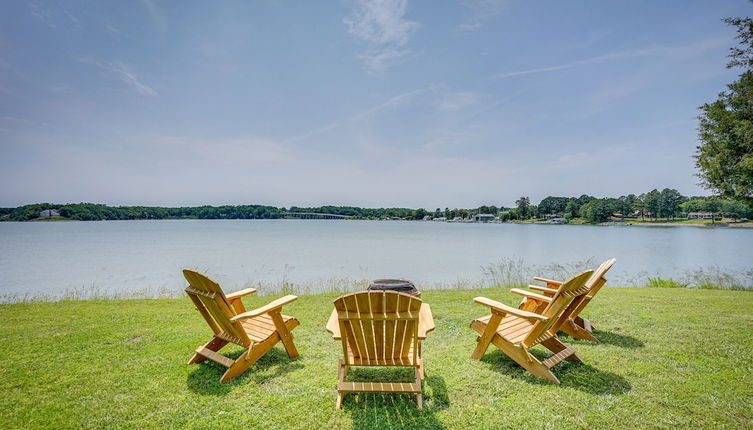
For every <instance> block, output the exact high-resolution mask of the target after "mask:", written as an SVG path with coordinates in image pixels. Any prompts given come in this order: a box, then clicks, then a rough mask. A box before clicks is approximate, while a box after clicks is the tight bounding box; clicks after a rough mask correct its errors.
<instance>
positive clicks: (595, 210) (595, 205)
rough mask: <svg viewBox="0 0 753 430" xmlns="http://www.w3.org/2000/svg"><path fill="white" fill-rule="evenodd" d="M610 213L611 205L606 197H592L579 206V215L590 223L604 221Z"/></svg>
mask: <svg viewBox="0 0 753 430" xmlns="http://www.w3.org/2000/svg"><path fill="white" fill-rule="evenodd" d="M611 214H612V205H611V204H610V202H609V200H608V199H594V200H590V201H589V202H588V203H586V204H584V205H583V206H581V207H580V216H581V218H585V219H586V221H588V222H591V223H599V222H605V221H608V220H609V217H610V215H611Z"/></svg>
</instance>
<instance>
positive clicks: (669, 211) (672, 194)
mask: <svg viewBox="0 0 753 430" xmlns="http://www.w3.org/2000/svg"><path fill="white" fill-rule="evenodd" d="M685 200H686V199H685V197H684V196H683V195H682V194H680V192H679V191H677V190H675V189H669V188H665V189H663V190H662V191H661V193H660V195H659V211H660V212H661V214H662V216H664V217H665V218H669V217H672V218H673V219H674V217H675V216H677V214H678V213H679V212H680V203H682V202H684V201H685Z"/></svg>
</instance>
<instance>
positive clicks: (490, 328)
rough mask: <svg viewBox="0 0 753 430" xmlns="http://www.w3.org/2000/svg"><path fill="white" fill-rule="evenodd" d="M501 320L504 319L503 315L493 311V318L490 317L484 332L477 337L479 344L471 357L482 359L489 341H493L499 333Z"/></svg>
mask: <svg viewBox="0 0 753 430" xmlns="http://www.w3.org/2000/svg"><path fill="white" fill-rule="evenodd" d="M500 321H502V316H501V315H498V314H494V313H493V314H492V316H491V318H489V322H488V323H487V324H486V328H485V329H484V333H483V334H482V335H481V336H480V337H479V338H478V339H477V342H478V344H477V345H476V349H474V350H473V353H472V354H471V358H473V359H474V360H481V357H483V356H484V353H485V352H486V349H487V348H489V343H490V342H491V341H492V338H494V337H495V335H496V334H497V327H499V323H500Z"/></svg>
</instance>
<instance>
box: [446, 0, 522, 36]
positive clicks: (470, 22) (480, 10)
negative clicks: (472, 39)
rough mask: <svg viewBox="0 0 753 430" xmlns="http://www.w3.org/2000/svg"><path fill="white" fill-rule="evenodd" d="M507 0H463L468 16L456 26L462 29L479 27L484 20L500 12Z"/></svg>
mask: <svg viewBox="0 0 753 430" xmlns="http://www.w3.org/2000/svg"><path fill="white" fill-rule="evenodd" d="M509 3H510V1H509V0H465V1H463V2H462V4H463V6H465V7H466V8H467V9H469V10H470V17H468V19H466V20H465V21H464V22H463V23H462V24H460V25H459V26H458V28H459V29H461V30H463V31H473V30H477V29H479V28H481V27H482V26H483V25H484V22H485V21H487V20H489V19H491V18H494V17H495V16H497V15H499V14H501V13H502V12H503V11H504V9H505V8H506V7H507V5H508V4H509Z"/></svg>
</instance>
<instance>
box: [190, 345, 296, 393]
mask: <svg viewBox="0 0 753 430" xmlns="http://www.w3.org/2000/svg"><path fill="white" fill-rule="evenodd" d="M244 353H245V351H244V350H239V351H234V352H232V353H229V354H223V355H225V356H226V357H229V358H231V359H233V360H235V359H237V358H238V357H240V356H241V354H244ZM191 366H192V367H195V370H194V371H193V372H191V373H189V374H188V376H187V377H186V385H187V386H188V389H189V390H191V391H193V392H195V393H198V394H202V395H206V396H224V395H226V394H228V393H229V392H230V391H232V389H233V388H234V387H236V386H238V385H241V384H245V383H247V382H249V381H251V382H253V383H254V384H263V383H265V382H267V381H270V380H272V379H274V378H277V377H279V376H281V375H284V374H286V373H289V372H292V371H294V370H297V369H301V368H303V367H304V366H303V364H302V363H300V361H299V359H297V358H290V357H288V354H287V353H286V352H285V350H284V349H281V348H280V347H274V348H272V349H271V350H269V352H267V353H266V354H264V355H263V356H262V357H261V358H260V359H259V361H257V362H256V363H254V365H253V366H251V367H250V368H248V370H246V372H244V373H243V374H242V375H240V376H238V377H237V378H234V379H231V380H230V381H227V382H220V377H222V375H223V374H224V373H225V371H226V370H227V368H226V367H225V366H221V365H220V364H217V363H215V362H214V361H211V360H205V361H202V362H201V363H198V364H192V365H191ZM271 368H274V370H272V371H269V370H270V369H271Z"/></svg>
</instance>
